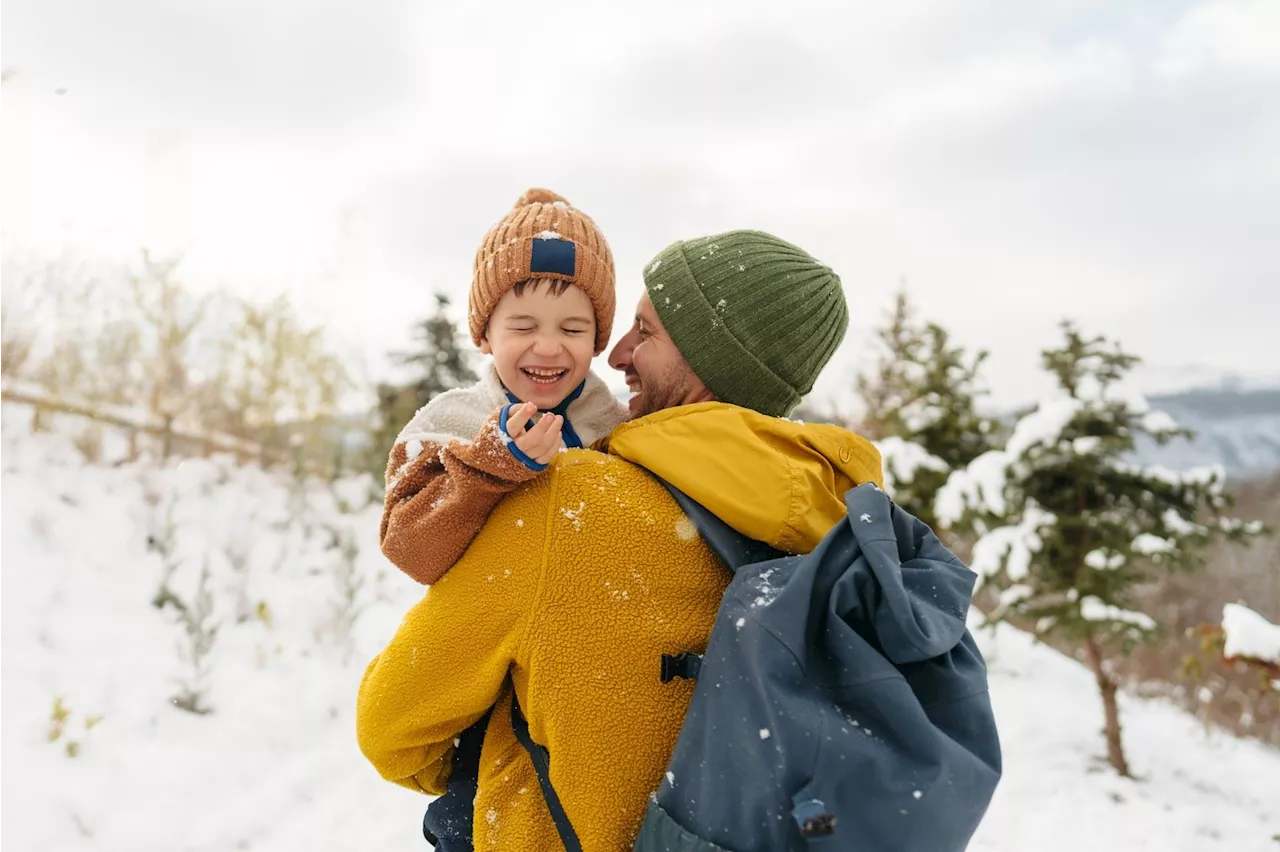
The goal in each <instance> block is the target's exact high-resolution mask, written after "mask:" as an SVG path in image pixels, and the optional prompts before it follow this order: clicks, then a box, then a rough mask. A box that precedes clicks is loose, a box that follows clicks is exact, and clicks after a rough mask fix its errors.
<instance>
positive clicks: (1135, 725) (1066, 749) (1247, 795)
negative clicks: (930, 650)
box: [968, 625, 1280, 852]
mask: <svg viewBox="0 0 1280 852" xmlns="http://www.w3.org/2000/svg"><path fill="white" fill-rule="evenodd" d="M976 637H977V639H978V644H979V646H980V647H981V648H982V652H983V654H984V656H985V657H986V661H987V665H988V675H989V677H990V680H991V693H992V703H993V705H994V708H995V713H996V720H997V723H998V725H999V729H1000V741H1001V744H1002V748H1003V751H1004V778H1003V780H1002V781H1001V783H1000V786H999V787H998V788H997V790H996V795H995V799H994V800H993V801H992V803H991V808H990V810H989V811H988V812H987V816H986V819H984V820H983V823H982V825H981V826H980V827H979V828H978V832H977V834H976V835H975V837H974V839H973V842H972V843H971V844H970V845H969V849H968V852H1080V851H1081V850H1086V849H1087V850H1099V852H1246V850H1247V852H1268V850H1274V849H1275V848H1276V844H1275V843H1274V841H1272V839H1271V837H1272V835H1274V834H1276V833H1277V832H1280V798H1278V797H1277V796H1276V795H1275V794H1274V791H1275V790H1280V754H1278V753H1277V752H1276V751H1274V750H1272V749H1268V748H1267V747H1265V746H1263V745H1260V744H1258V743H1256V742H1251V741H1244V740H1237V739H1235V738H1233V737H1231V736H1229V735H1226V734H1223V733H1220V732H1217V731H1214V732H1213V733H1211V734H1209V735H1206V733H1205V730H1204V728H1203V726H1202V725H1201V724H1200V722H1199V721H1198V720H1196V719H1195V718H1194V717H1193V716H1191V715H1189V714H1187V713H1186V712H1184V711H1183V710H1181V709H1179V708H1177V707H1175V706H1173V705H1172V704H1170V703H1166V702H1163V701H1159V700H1143V699H1140V698H1136V697H1134V696H1130V695H1128V694H1125V693H1121V694H1120V696H1119V702H1120V721H1121V723H1122V725H1123V726H1124V728H1123V730H1124V744H1125V749H1126V753H1127V755H1128V758H1129V762H1130V764H1131V767H1132V769H1133V771H1134V773H1135V774H1136V775H1137V776H1138V778H1137V779H1126V778H1120V777H1119V776H1117V775H1116V774H1115V773H1114V772H1113V771H1112V770H1111V769H1110V768H1109V767H1108V766H1107V765H1106V762H1105V760H1104V759H1103V758H1102V755H1103V754H1104V753H1105V747H1104V743H1103V739H1102V735H1101V729H1102V703H1101V700H1100V699H1099V697H1098V693H1097V687H1096V686H1095V685H1094V682H1093V675H1092V674H1091V673H1090V672H1089V671H1088V670H1087V669H1086V668H1085V667H1084V666H1082V665H1080V664H1079V663H1076V662H1075V661H1073V660H1071V659H1069V658H1067V657H1064V656H1061V655H1059V654H1056V653H1053V652H1051V651H1049V650H1047V649H1045V648H1044V647H1043V646H1042V645H1038V644H1036V642H1035V641H1034V640H1033V639H1032V638H1031V637H1030V636H1028V635H1026V634H1024V633H1020V632H1018V631H1017V630H1015V629H1013V628H1012V627H1010V626H1008V625H1000V626H999V627H998V628H997V629H996V630H995V631H994V633H993V632H992V631H990V630H986V629H984V630H981V631H978V632H977V633H976Z"/></svg>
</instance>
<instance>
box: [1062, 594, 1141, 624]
mask: <svg viewBox="0 0 1280 852" xmlns="http://www.w3.org/2000/svg"><path fill="white" fill-rule="evenodd" d="M1080 617H1081V618H1083V619H1084V620H1085V621H1111V622H1117V623H1120V624H1128V625H1130V626H1132V627H1137V628H1138V629H1139V630H1155V629H1156V623H1155V620H1154V619H1152V618H1151V616H1149V615H1147V614H1146V613H1142V612H1131V611H1129V610H1126V609H1120V608H1119V607H1116V606H1112V605H1111V604H1108V603H1104V602H1103V601H1101V600H1099V599H1098V598H1095V597H1094V596H1092V595H1089V596H1088V597H1086V598H1085V599H1084V600H1082V601H1080Z"/></svg>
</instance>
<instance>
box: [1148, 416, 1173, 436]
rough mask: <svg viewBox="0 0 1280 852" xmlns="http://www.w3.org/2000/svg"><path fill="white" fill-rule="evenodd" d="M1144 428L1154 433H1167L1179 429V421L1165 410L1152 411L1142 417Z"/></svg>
mask: <svg viewBox="0 0 1280 852" xmlns="http://www.w3.org/2000/svg"><path fill="white" fill-rule="evenodd" d="M1142 428H1143V429H1145V430H1146V431H1148V432H1150V433H1151V434H1153V435H1167V434H1171V433H1173V432H1177V431H1178V421H1176V420H1174V419H1173V418H1172V417H1170V416H1169V415H1168V414H1166V413H1165V412H1163V411H1152V412H1150V413H1148V414H1147V415H1146V416H1145V417H1143V418H1142Z"/></svg>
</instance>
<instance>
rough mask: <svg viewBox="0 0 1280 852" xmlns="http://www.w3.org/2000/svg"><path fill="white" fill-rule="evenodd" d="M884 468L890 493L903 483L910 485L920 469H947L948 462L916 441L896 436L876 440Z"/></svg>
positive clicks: (885, 485)
mask: <svg viewBox="0 0 1280 852" xmlns="http://www.w3.org/2000/svg"><path fill="white" fill-rule="evenodd" d="M875 446H876V449H877V450H879V451H880V460H881V465H882V467H883V470H884V487H885V490H886V491H888V492H889V493H890V494H892V493H893V490H894V489H895V488H896V487H898V486H901V485H910V484H911V483H912V482H914V481H915V478H916V473H917V472H918V471H920V470H922V469H923V470H934V471H938V472H940V473H945V472H946V471H947V463H946V462H945V461H943V460H942V459H940V458H938V457H937V456H935V455H933V454H932V453H930V452H929V451H928V450H926V449H925V448H924V447H922V446H920V445H919V444H917V443H915V442H914V441H907V440H904V439H902V438H899V437H897V436H896V435H895V436H892V437H889V438H881V439H880V440H879V441H876V442H875Z"/></svg>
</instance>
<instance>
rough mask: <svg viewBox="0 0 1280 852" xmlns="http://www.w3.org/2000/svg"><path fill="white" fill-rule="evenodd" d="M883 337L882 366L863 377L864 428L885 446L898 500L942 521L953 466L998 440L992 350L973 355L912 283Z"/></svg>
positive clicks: (896, 303)
mask: <svg viewBox="0 0 1280 852" xmlns="http://www.w3.org/2000/svg"><path fill="white" fill-rule="evenodd" d="M876 336H877V337H878V338H879V342H880V348H881V352H880V358H879V360H878V362H877V364H876V367H875V370H874V372H873V373H872V375H870V376H866V375H864V376H860V377H859V378H858V393H859V395H860V396H861V397H862V400H863V403H864V404H865V406H866V416H865V418H864V420H863V422H862V428H863V430H865V431H866V432H867V433H869V437H871V438H872V439H873V440H875V441H876V445H877V446H878V447H879V448H880V452H881V455H882V456H883V457H884V465H885V473H886V476H887V480H886V485H888V486H889V488H890V491H891V493H892V494H893V497H894V500H895V501H896V502H897V503H899V504H900V505H902V506H903V507H904V508H906V509H907V510H908V511H911V512H912V513H913V514H915V515H916V516H917V517H919V518H920V519H921V520H923V521H924V522H925V523H927V524H929V525H930V526H934V525H935V521H936V518H935V516H934V513H933V503H934V497H935V496H936V494H937V492H938V489H939V488H941V487H942V485H943V484H944V483H945V482H946V480H947V475H948V473H949V472H950V471H951V470H953V469H955V468H959V467H963V466H965V465H967V464H968V463H969V462H971V461H973V460H974V459H975V458H977V457H978V456H980V455H982V453H984V452H986V451H987V450H989V449H991V448H992V447H993V446H995V436H996V432H997V424H996V421H994V420H993V419H992V418H989V417H985V416H983V415H982V414H980V413H979V412H978V410H977V401H978V399H979V398H980V397H981V396H982V395H983V394H984V393H985V390H984V389H983V388H982V386H981V382H980V380H979V372H980V370H981V368H982V364H983V362H984V361H986V358H987V352H986V351H985V350H982V351H979V352H977V353H976V354H974V355H973V356H970V355H969V354H968V353H967V352H966V351H965V349H964V347H962V346H958V345H955V344H953V343H952V341H951V339H950V336H949V335H948V334H947V331H946V329H944V328H943V327H942V326H940V325H938V324H937V323H932V322H930V323H924V322H921V321H920V320H919V319H918V318H917V316H916V310H915V308H914V306H913V305H912V304H911V303H910V300H909V299H908V297H907V294H906V291H905V290H901V291H899V292H898V295H897V298H896V299H895V301H894V307H893V310H892V312H891V313H890V315H889V319H888V321H887V323H886V324H885V325H884V326H883V327H882V328H881V329H880V330H879V331H878V332H877V335H876Z"/></svg>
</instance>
